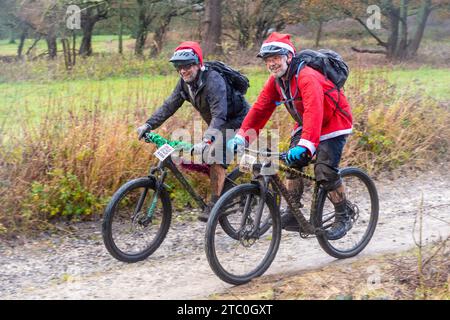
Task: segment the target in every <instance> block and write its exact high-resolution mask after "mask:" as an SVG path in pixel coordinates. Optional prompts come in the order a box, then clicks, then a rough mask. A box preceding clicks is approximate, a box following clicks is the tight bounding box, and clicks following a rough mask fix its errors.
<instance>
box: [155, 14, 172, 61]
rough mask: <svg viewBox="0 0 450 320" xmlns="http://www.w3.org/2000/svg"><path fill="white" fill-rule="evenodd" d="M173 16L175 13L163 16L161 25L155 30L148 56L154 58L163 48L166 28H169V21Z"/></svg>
mask: <svg viewBox="0 0 450 320" xmlns="http://www.w3.org/2000/svg"><path fill="white" fill-rule="evenodd" d="M174 16H175V13H173V14H169V15H167V16H165V17H164V20H163V21H162V23H161V25H159V26H158V28H157V29H156V31H155V36H154V38H153V45H152V48H151V51H150V56H152V57H156V56H158V55H159V54H160V53H161V50H162V48H163V46H164V38H165V36H166V31H167V27H168V26H169V24H170V21H171V20H172V17H174Z"/></svg>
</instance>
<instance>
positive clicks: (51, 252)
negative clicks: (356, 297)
mask: <svg viewBox="0 0 450 320" xmlns="http://www.w3.org/2000/svg"><path fill="white" fill-rule="evenodd" d="M440 171H441V172H440V173H438V172H430V173H426V174H421V175H419V176H416V177H408V178H406V177H400V178H398V179H396V180H395V181H393V180H388V179H382V180H381V181H376V185H377V188H378V193H379V197H380V218H379V224H378V227H377V230H376V231H375V235H374V237H373V239H372V241H371V242H370V243H369V245H368V246H367V248H366V249H365V250H364V251H363V252H362V253H361V254H360V255H359V256H358V257H355V258H352V259H351V260H352V261H354V259H358V258H359V257H361V256H369V255H374V254H378V253H383V252H397V251H403V250H406V249H409V248H411V247H413V246H414V241H413V236H412V228H413V225H414V218H415V214H416V212H417V210H418V208H419V207H420V202H421V198H422V194H423V213H424V240H425V241H427V242H428V241H432V240H437V239H438V238H439V237H446V236H448V235H449V234H450V171H449V170H440ZM204 227H205V225H204V224H202V223H200V222H189V223H182V222H174V223H173V224H172V226H171V229H170V231H169V234H168V237H167V238H166V240H165V241H164V242H163V244H162V245H161V247H160V248H159V249H158V250H157V251H156V253H155V254H154V255H153V256H151V257H150V258H148V259H147V260H146V261H143V262H139V263H136V264H125V263H122V262H118V261H116V260H114V258H112V257H111V256H110V255H109V254H108V252H107V251H106V249H105V248H104V246H103V242H102V239H101V233H100V223H82V224H78V225H76V229H77V230H76V231H75V232H74V233H73V234H71V235H67V236H61V235H57V236H55V235H49V236H42V237H40V238H39V239H34V240H16V241H14V242H9V243H5V242H2V243H0V266H1V269H0V299H195V298H207V297H208V296H209V295H211V294H213V293H215V292H220V291H223V290H226V289H227V288H229V287H230V285H228V284H226V283H224V282H222V281H221V280H219V279H218V278H217V277H216V276H215V275H214V273H213V272H212V271H211V269H210V268H209V265H208V263H207V260H206V257H205V253H204V248H203V239H204ZM331 263H346V262H345V261H337V260H336V259H333V258H331V257H329V256H328V255H327V254H326V253H325V252H323V251H322V250H321V248H320V246H319V245H318V243H317V241H316V240H315V239H308V240H304V239H301V238H300V237H299V236H298V235H297V234H294V233H292V232H291V233H288V232H283V238H282V241H281V245H280V250H279V252H278V255H277V257H276V259H275V261H274V262H273V263H272V266H271V267H270V268H269V270H268V271H267V273H266V274H275V273H280V272H295V271H299V270H304V269H311V268H317V267H322V266H324V265H326V264H331Z"/></svg>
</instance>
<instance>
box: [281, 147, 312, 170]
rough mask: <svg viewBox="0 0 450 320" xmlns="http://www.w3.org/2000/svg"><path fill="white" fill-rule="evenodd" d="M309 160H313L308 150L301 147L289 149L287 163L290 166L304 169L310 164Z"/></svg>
mask: <svg viewBox="0 0 450 320" xmlns="http://www.w3.org/2000/svg"><path fill="white" fill-rule="evenodd" d="M309 160H311V157H310V156H309V154H308V150H307V149H306V148H304V147H301V146H296V147H294V148H292V149H289V151H288V153H287V156H286V163H287V164H288V165H290V166H292V165H295V166H300V167H304V166H306V165H307V164H308V162H309Z"/></svg>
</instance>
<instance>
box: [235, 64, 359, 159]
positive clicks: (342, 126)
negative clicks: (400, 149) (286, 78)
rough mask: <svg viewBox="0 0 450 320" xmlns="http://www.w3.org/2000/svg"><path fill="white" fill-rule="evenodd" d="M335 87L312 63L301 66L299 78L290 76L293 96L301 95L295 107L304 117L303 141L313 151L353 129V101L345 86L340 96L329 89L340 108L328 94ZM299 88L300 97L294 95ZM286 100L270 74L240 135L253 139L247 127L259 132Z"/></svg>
mask: <svg viewBox="0 0 450 320" xmlns="http://www.w3.org/2000/svg"><path fill="white" fill-rule="evenodd" d="M334 87H335V86H334V84H333V83H332V82H331V81H330V80H326V79H325V77H324V75H323V74H322V73H320V72H318V71H316V70H314V69H313V68H310V67H308V66H305V67H304V68H303V69H301V70H300V72H299V76H298V78H297V77H296V76H295V75H294V76H292V78H291V79H290V91H291V93H290V94H291V97H292V98H297V99H295V100H294V106H295V110H296V111H297V112H298V115H299V116H300V118H301V119H302V121H303V127H302V128H301V129H302V135H301V139H300V142H299V145H300V146H303V147H305V148H307V149H308V150H309V151H310V153H311V155H313V154H314V153H315V152H316V149H317V147H318V145H319V142H320V141H323V140H327V139H331V138H334V137H337V136H340V135H344V134H349V133H351V132H352V114H351V110H350V105H349V104H348V102H347V98H346V97H345V95H344V93H343V92H342V90H341V92H340V94H339V100H338V92H337V90H333V91H331V92H329V95H330V96H331V97H332V98H333V99H334V100H335V101H339V103H338V105H339V107H340V109H341V110H337V109H338V108H337V107H336V104H335V103H334V102H333V100H332V99H331V98H330V97H329V96H328V95H326V94H325V92H327V91H328V90H331V89H333V88H334ZM297 88H298V94H297V97H293V96H294V95H295V91H296V90H297ZM282 100H283V94H282V91H281V88H280V86H279V84H278V83H277V82H276V81H275V78H274V77H273V76H270V78H269V79H268V80H267V82H266V84H265V85H264V88H263V89H262V91H261V93H260V94H259V96H258V98H257V100H256V102H255V103H254V104H253V107H252V108H251V109H250V111H249V113H248V114H247V116H246V117H245V119H244V122H243V123H242V125H241V128H240V130H239V131H238V135H240V136H242V137H244V138H246V139H247V141H249V142H251V140H252V139H253V138H254V136H253V137H252V136H251V135H249V134H248V133H247V134H246V131H247V130H249V129H254V130H256V134H259V132H260V130H261V129H262V128H263V127H264V126H265V125H266V123H267V121H268V120H269V118H270V116H271V115H272V113H273V112H274V111H275V108H276V107H277V102H281V101H282ZM297 130H299V125H298V124H296V126H295V127H294V131H293V134H294V133H295V132H296V131H297Z"/></svg>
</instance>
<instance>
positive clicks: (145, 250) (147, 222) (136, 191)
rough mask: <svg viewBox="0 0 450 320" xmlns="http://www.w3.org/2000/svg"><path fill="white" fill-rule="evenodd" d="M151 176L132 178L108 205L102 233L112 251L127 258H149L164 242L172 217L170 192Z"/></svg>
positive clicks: (122, 259) (138, 259) (130, 259)
mask: <svg viewBox="0 0 450 320" xmlns="http://www.w3.org/2000/svg"><path fill="white" fill-rule="evenodd" d="M155 193H156V187H155V180H154V179H152V178H149V177H146V178H138V179H134V180H131V181H129V182H127V183H125V184H124V185H123V186H121V187H120V188H119V189H118V190H117V191H116V193H114V195H113V197H112V198H111V201H110V202H109V204H108V206H107V207H106V209H105V213H104V217H103V224H102V234H103V242H104V243H105V247H106V248H107V249H108V251H109V253H110V254H111V255H112V256H113V257H114V258H116V259H118V260H120V261H124V262H137V261H141V260H144V259H146V258H147V257H148V256H150V255H151V254H152V253H153V252H155V250H156V249H158V247H159V246H160V245H161V243H162V241H163V240H164V238H165V237H166V235H167V232H168V230H169V227H170V222H171V218H172V206H171V202H170V198H169V194H168V193H167V191H166V190H165V189H164V188H161V189H160V190H159V191H158V193H157V194H155Z"/></svg>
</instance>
